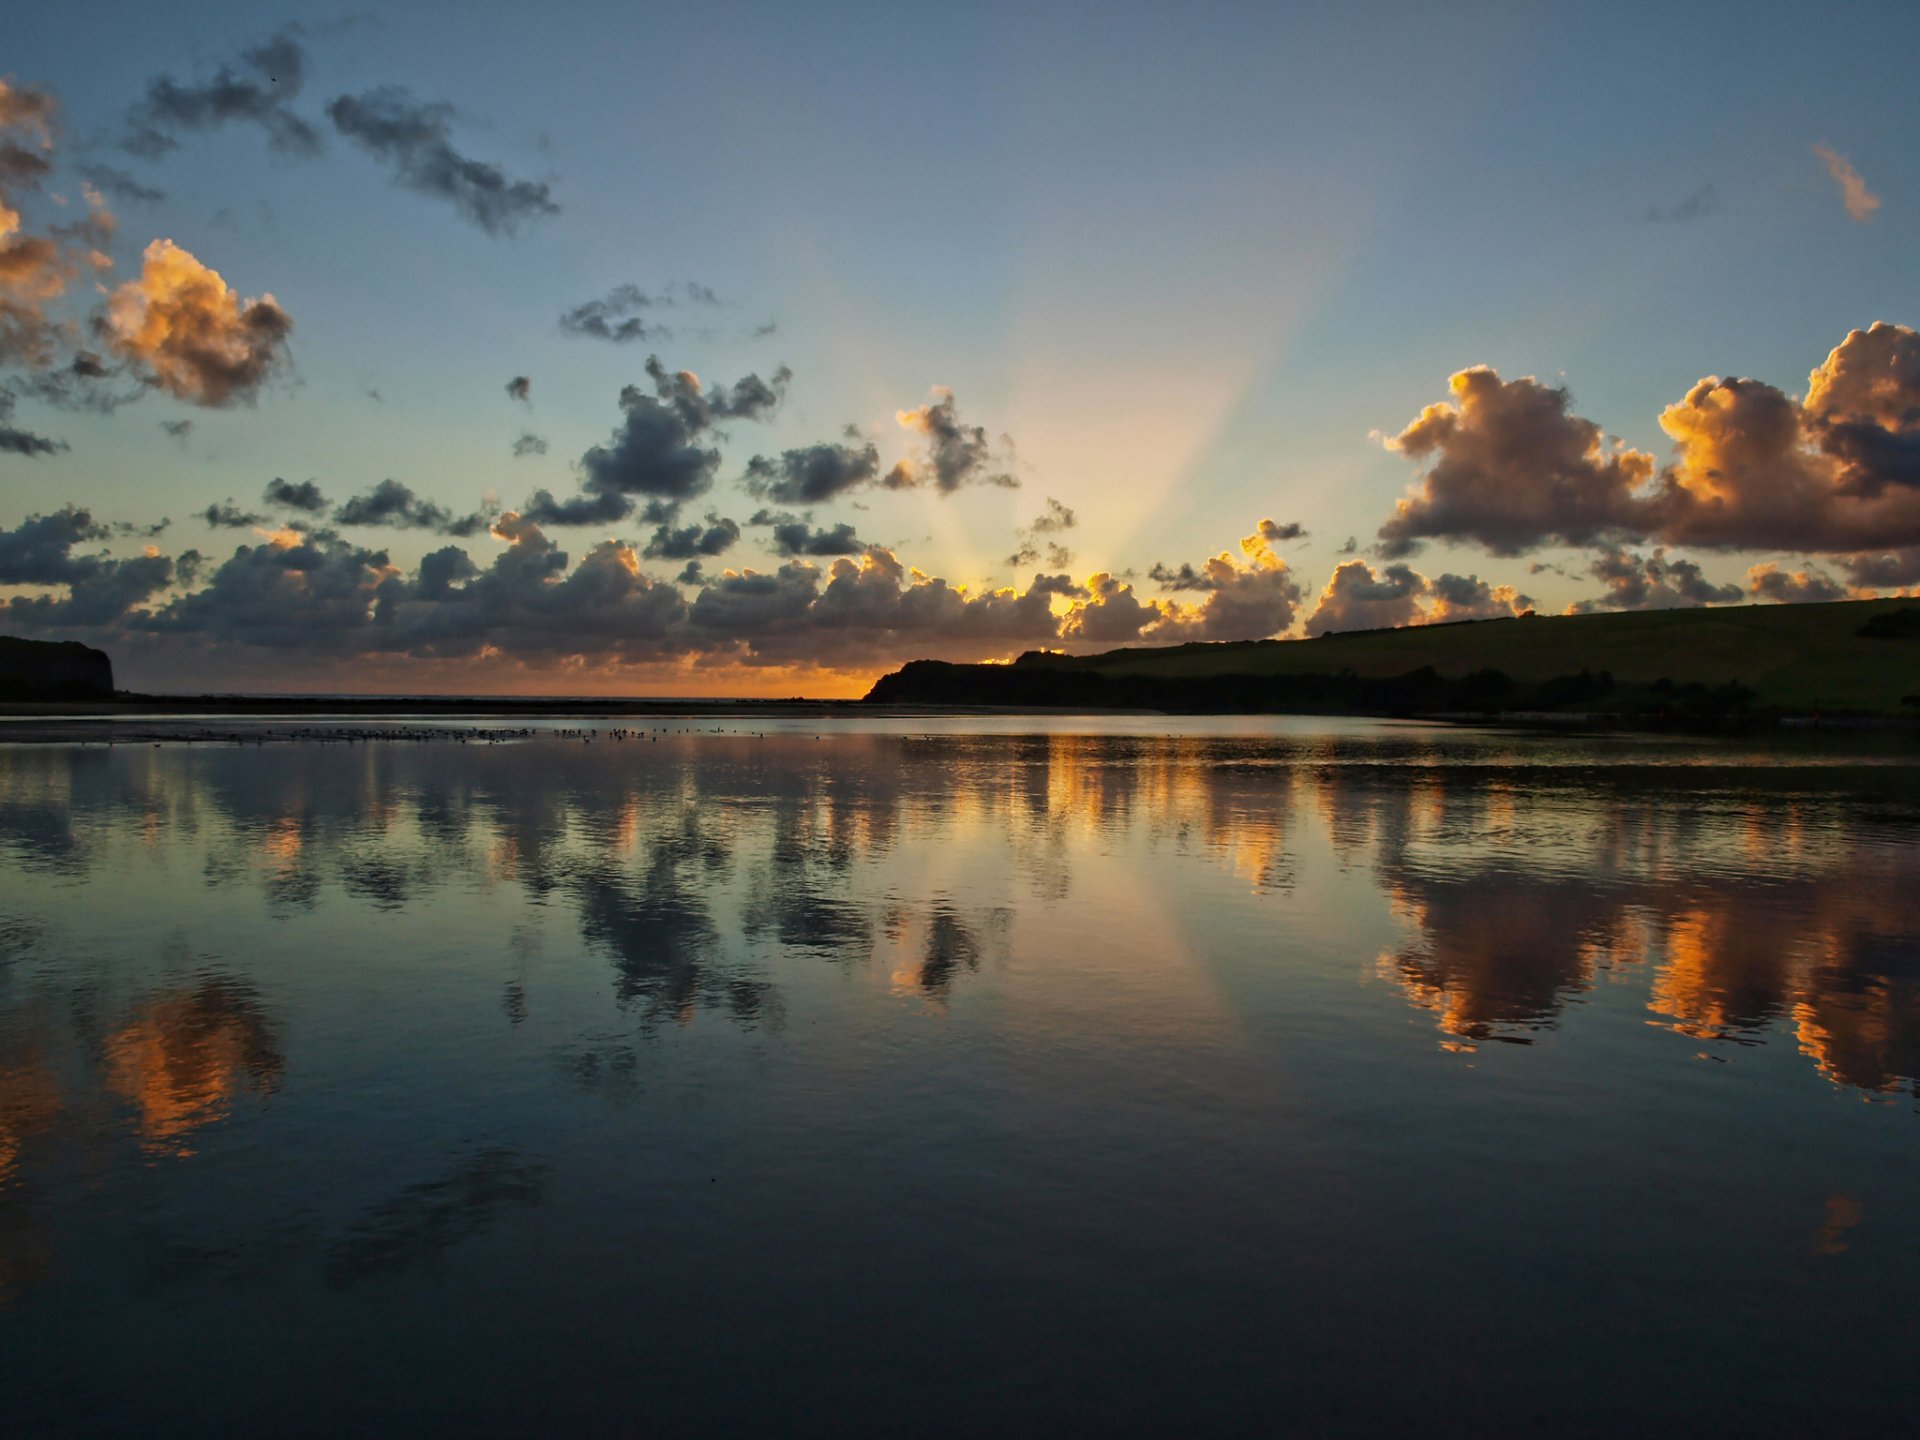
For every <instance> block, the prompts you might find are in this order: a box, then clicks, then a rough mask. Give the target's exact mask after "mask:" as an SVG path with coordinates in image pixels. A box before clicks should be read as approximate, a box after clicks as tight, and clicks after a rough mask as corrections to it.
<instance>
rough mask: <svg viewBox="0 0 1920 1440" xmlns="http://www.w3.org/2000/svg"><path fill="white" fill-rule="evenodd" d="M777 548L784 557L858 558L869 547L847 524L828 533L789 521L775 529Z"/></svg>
mask: <svg viewBox="0 0 1920 1440" xmlns="http://www.w3.org/2000/svg"><path fill="white" fill-rule="evenodd" d="M773 548H774V550H775V551H776V552H777V553H778V554H781V555H858V554H860V553H861V552H862V551H864V550H865V549H866V548H867V544H866V542H865V541H863V540H862V539H861V538H860V537H859V536H858V535H856V534H854V531H853V526H851V525H849V524H847V523H846V522H845V521H841V522H840V523H839V524H838V525H835V526H834V527H833V528H832V529H831V530H824V529H817V528H815V527H814V526H812V525H809V524H808V523H807V522H806V521H804V520H794V519H789V520H783V521H782V522H781V523H779V524H776V525H775V526H774V527H773Z"/></svg>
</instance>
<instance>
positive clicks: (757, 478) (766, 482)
mask: <svg viewBox="0 0 1920 1440" xmlns="http://www.w3.org/2000/svg"><path fill="white" fill-rule="evenodd" d="M879 478H880V452H879V451H878V450H877V449H875V448H874V447H873V446H872V445H870V444H869V445H863V446H860V447H858V448H856V447H854V446H852V445H841V444H834V443H831V442H829V443H825V444H819V445H807V446H804V447H802V448H800V449H797V450H785V451H782V452H781V453H780V454H779V455H778V456H776V457H773V458H769V457H767V456H765V455H756V456H754V457H753V458H752V459H751V460H749V461H748V462H747V479H746V484H747V489H748V490H749V491H750V492H751V493H752V494H755V495H758V496H760V497H761V498H762V499H766V500H773V501H776V502H778V503H779V504H782V505H817V504H820V503H821V502H823V501H827V500H832V499H834V498H835V497H836V496H839V495H842V494H844V493H845V492H847V491H848V490H853V489H857V488H859V487H860V486H862V485H871V484H872V483H873V482H874V481H876V480H878V479H879Z"/></svg>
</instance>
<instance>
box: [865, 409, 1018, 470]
mask: <svg viewBox="0 0 1920 1440" xmlns="http://www.w3.org/2000/svg"><path fill="white" fill-rule="evenodd" d="M933 397H934V398H933V399H932V400H931V401H929V402H928V403H927V404H925V405H922V406H921V407H920V408H919V409H918V410H900V411H897V412H895V415H894V419H896V420H897V421H899V423H900V426H901V428H902V429H906V430H911V431H914V432H916V433H917V434H919V435H921V436H923V437H925V440H926V446H927V458H926V459H925V460H924V461H920V462H914V461H910V460H902V461H901V462H900V463H899V464H897V465H895V466H894V467H893V469H892V470H890V471H888V472H887V477H886V480H885V481H884V482H883V483H885V484H886V486H887V487H888V488H889V489H893V490H905V489H913V488H915V487H918V486H921V485H925V484H929V483H930V484H932V485H933V487H934V488H935V489H937V490H938V491H939V492H940V493H941V494H942V495H951V494H952V493H953V492H954V491H955V490H958V489H959V488H960V487H961V486H962V485H999V486H1003V487H1005V488H1007V489H1016V488H1018V486H1019V484H1020V481H1019V480H1018V479H1017V478H1015V476H1014V475H1013V474H1012V473H1010V472H1009V471H1007V470H1005V469H1001V468H998V467H1000V466H1001V465H1002V464H1003V463H1004V462H1003V461H1002V460H1001V459H1000V458H999V457H997V456H996V455H995V454H994V453H993V446H992V444H991V443H990V442H989V441H988V439H987V432H986V430H985V429H984V428H983V427H981V426H979V425H966V424H963V423H962V422H961V420H960V415H959V411H958V409H957V408H956V406H955V403H954V398H953V391H951V390H949V389H948V388H947V387H946V386H944V385H936V386H934V387H933ZM1007 443H1008V442H1007V441H1006V438H1005V437H1004V436H1003V437H1002V438H1001V444H1002V446H1003V447H1005V446H1006V444H1007Z"/></svg>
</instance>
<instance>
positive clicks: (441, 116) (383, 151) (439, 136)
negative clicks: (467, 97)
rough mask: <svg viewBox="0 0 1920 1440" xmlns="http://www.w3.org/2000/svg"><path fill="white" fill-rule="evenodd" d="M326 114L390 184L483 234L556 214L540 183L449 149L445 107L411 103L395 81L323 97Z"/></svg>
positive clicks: (448, 115) (545, 187) (449, 115)
mask: <svg viewBox="0 0 1920 1440" xmlns="http://www.w3.org/2000/svg"><path fill="white" fill-rule="evenodd" d="M327 118H328V119H330V120H331V121H333V126H334V128H335V129H336V130H338V131H339V132H340V133H341V134H342V135H344V136H346V137H347V138H348V139H349V140H352V141H353V142H354V143H355V144H357V145H359V146H360V147H361V148H362V149H364V150H366V151H367V152H368V153H369V154H371V155H373V156H375V157H376V158H377V159H380V160H383V161H385V162H386V164H387V165H388V167H389V168H390V169H391V170H392V171H393V178H394V181H395V183H396V184H399V185H403V186H405V187H406V188H407V189H409V190H413V191H416V192H418V193H419V194H422V195H429V196H432V197H434V198H435V199H439V200H445V201H446V202H447V203H448V204H450V205H452V206H453V208H454V209H455V210H456V211H457V212H459V214H460V215H461V216H462V217H463V218H465V219H466V220H468V221H471V222H472V223H473V224H474V225H477V226H479V227H480V229H482V230H484V231H486V232H487V233H488V234H489V235H510V234H512V233H513V232H514V231H515V230H517V229H518V228H519V227H520V225H521V223H522V222H523V221H527V220H537V219H541V218H543V217H545V216H549V215H558V214H559V213H560V206H559V205H558V204H557V203H556V202H555V200H554V198H553V192H552V189H551V187H549V186H548V185H547V184H546V183H545V182H544V181H532V180H513V179H509V178H508V177H507V175H506V174H505V172H503V171H502V170H501V169H500V168H499V167H498V166H496V165H490V164H487V163H485V162H484V161H480V160H474V159H470V158H469V157H467V156H465V155H462V154H461V153H460V152H459V151H458V150H456V149H454V147H453V140H452V127H451V125H450V123H449V122H450V121H451V120H452V118H453V107H452V106H451V105H447V104H444V103H435V102H423V101H418V100H415V99H414V98H413V96H412V95H411V94H410V93H409V92H408V91H406V90H405V89H402V88H401V87H399V86H397V85H385V86H381V87H379V88H377V89H373V90H367V91H364V92H362V93H361V94H359V95H342V96H340V97H338V98H337V99H335V100H332V101H330V102H329V103H328V105H327Z"/></svg>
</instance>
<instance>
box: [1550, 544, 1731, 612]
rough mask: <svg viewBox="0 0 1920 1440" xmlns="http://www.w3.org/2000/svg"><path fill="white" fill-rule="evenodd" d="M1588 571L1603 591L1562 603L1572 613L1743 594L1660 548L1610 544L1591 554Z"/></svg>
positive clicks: (1678, 605)
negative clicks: (1637, 550) (1642, 550)
mask: <svg viewBox="0 0 1920 1440" xmlns="http://www.w3.org/2000/svg"><path fill="white" fill-rule="evenodd" d="M1587 573H1588V574H1590V575H1592V576H1593V577H1594V579H1596V580H1599V581H1601V582H1602V583H1604V584H1605V585H1606V587H1607V588H1606V591H1605V593H1604V594H1602V595H1600V596H1598V597H1596V598H1595V599H1592V600H1581V601H1578V602H1576V603H1575V604H1573V605H1570V606H1568V607H1567V610H1568V613H1569V614H1572V615H1591V614H1594V613H1595V612H1597V611H1601V610H1679V609H1684V608H1688V607H1691V606H1695V605H1732V604H1735V603H1737V602H1738V601H1740V600H1742V599H1744V598H1745V597H1744V596H1743V595H1742V594H1741V591H1740V587H1739V586H1738V585H1716V584H1714V583H1713V582H1712V581H1711V580H1709V579H1707V577H1706V576H1705V575H1704V574H1702V573H1701V570H1700V566H1699V565H1698V563H1696V562H1695V561H1692V560H1680V559H1669V558H1668V557H1667V552H1666V550H1665V549H1664V548H1662V549H1656V550H1655V551H1654V552H1653V553H1652V554H1651V555H1644V556H1642V555H1636V554H1633V553H1631V552H1630V551H1627V550H1622V549H1619V548H1617V547H1610V548H1608V549H1606V550H1603V551H1601V552H1600V554H1598V555H1597V556H1595V557H1594V560H1593V563H1592V564H1591V565H1590V566H1588V567H1587Z"/></svg>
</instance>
